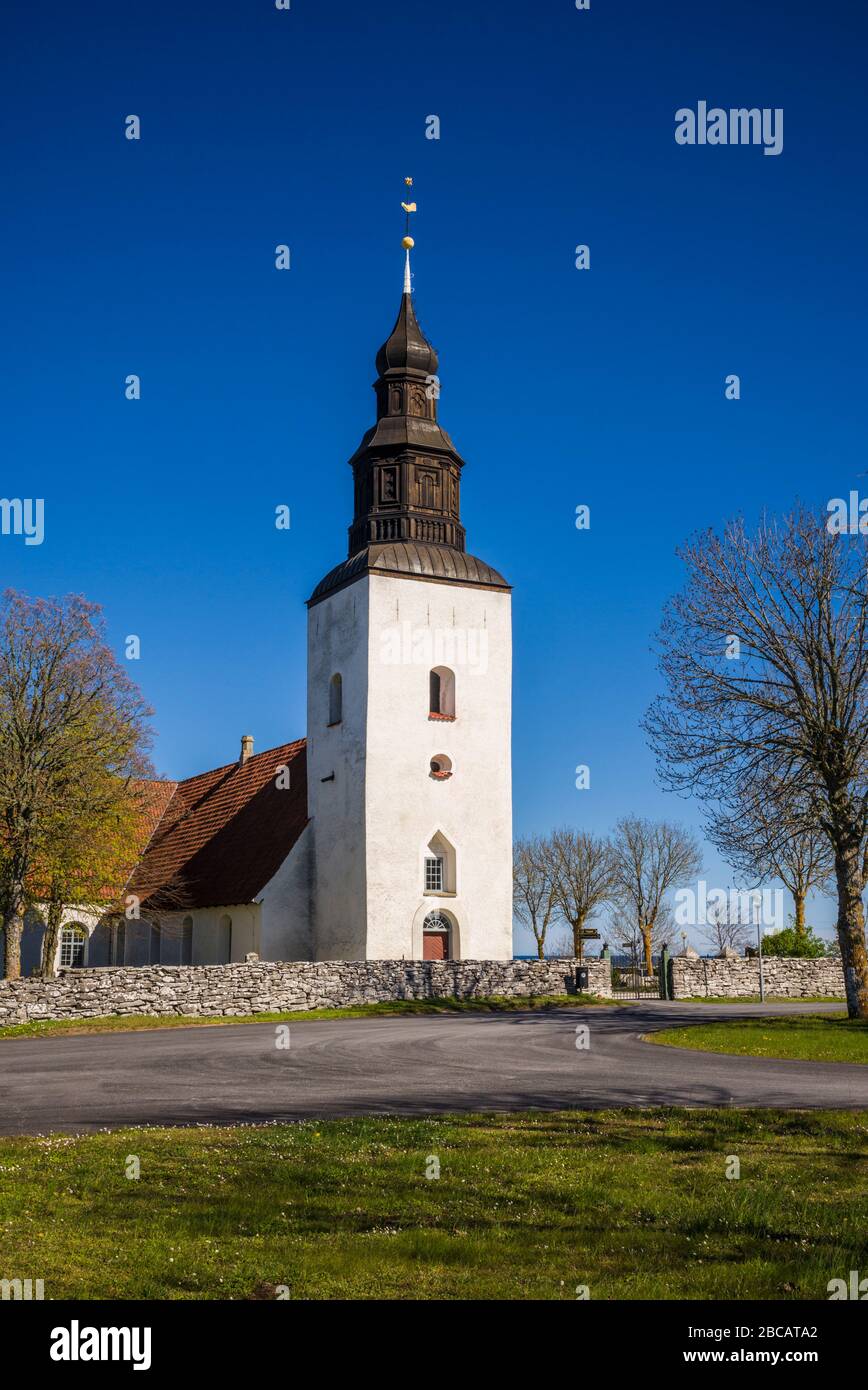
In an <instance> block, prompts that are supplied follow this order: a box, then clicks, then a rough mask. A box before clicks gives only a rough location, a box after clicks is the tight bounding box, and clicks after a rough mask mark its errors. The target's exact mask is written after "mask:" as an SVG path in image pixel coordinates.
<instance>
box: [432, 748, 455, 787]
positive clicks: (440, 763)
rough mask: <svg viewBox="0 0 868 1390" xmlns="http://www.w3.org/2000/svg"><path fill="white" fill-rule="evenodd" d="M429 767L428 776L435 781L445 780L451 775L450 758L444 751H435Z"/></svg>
mask: <svg viewBox="0 0 868 1390" xmlns="http://www.w3.org/2000/svg"><path fill="white" fill-rule="evenodd" d="M430 769H431V770H430V773H429V776H431V777H433V778H434V780H435V782H445V781H446V780H447V779H448V778H449V777H451V776H452V759H451V758H450V757H448V756H447V755H446V754H445V753H436V754H435V756H434V757H433V758H432V759H431V764H430Z"/></svg>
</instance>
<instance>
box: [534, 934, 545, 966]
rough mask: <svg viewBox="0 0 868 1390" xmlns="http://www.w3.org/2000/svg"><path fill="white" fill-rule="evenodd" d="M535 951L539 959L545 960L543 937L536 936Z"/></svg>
mask: <svg viewBox="0 0 868 1390" xmlns="http://www.w3.org/2000/svg"><path fill="white" fill-rule="evenodd" d="M536 953H537V955H538V956H539V958H540V960H545V955H546V953H545V937H543V936H538V937H537V939H536Z"/></svg>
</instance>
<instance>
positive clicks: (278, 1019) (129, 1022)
mask: <svg viewBox="0 0 868 1390" xmlns="http://www.w3.org/2000/svg"><path fill="white" fill-rule="evenodd" d="M614 1003H615V1001H614V1000H613V999H600V998H598V997H597V996H596V995H592V994H540V995H523V996H521V997H520V998H515V999H512V998H507V997H505V996H504V997H502V998H501V997H500V996H499V995H492V996H489V997H486V998H484V999H399V1000H394V1001H391V1002H389V1003H384V1004H358V1005H356V1006H354V1007H351V1008H347V1009H297V1010H294V1011H290V1012H284V1013H263V1014H232V1015H225V1014H215V1015H213V1016H212V1017H209V1018H196V1017H192V1016H189V1017H185V1016H184V1015H183V1014H161V1015H160V1016H159V1017H158V1018H154V1017H153V1016H152V1015H151V1014H126V1015H120V1016H115V1015H112V1016H110V1017H102V1018H76V1019H61V1020H45V1021H42V1022H37V1023H10V1024H8V1025H7V1026H6V1027H5V1028H0V1038H49V1037H58V1036H63V1035H64V1034H67V1033H125V1032H142V1031H144V1030H148V1029H151V1028H213V1027H216V1026H217V1025H223V1026H225V1025H228V1024H232V1023H283V1022H287V1023H290V1022H291V1023H301V1022H304V1021H305V1020H309V1019H332V1018H403V1017H404V1016H406V1015H407V1014H454V1013H470V1014H479V1013H515V1012H516V1011H518V1010H523V1009H575V1008H579V1007H581V1008H587V1007H588V1006H589V1005H597V1004H600V1005H612V1004H614Z"/></svg>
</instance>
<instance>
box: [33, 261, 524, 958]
mask: <svg viewBox="0 0 868 1390" xmlns="http://www.w3.org/2000/svg"><path fill="white" fill-rule="evenodd" d="M376 366H377V380H376V382H375V385H374V391H375V394H376V423H375V424H374V425H373V427H372V428H371V429H369V430H368V431H367V433H366V434H365V435H364V437H363V439H362V441H361V443H360V445H359V447H358V449H357V450H356V452H355V453H354V454H353V456H352V458H351V460H350V465H351V468H352V475H353V494H354V512H353V519H352V523H351V525H350V527H349V553H348V555H347V558H346V559H345V560H343V561H342V562H341V563H340V564H339V565H337V566H336V567H335V568H334V569H332V570H331V571H330V572H329V573H328V574H327V575H326V576H325V578H324V579H322V580H321V581H320V583H319V584H318V585H317V586H316V588H315V589H314V591H313V593H312V595H311V597H310V598H309V599H308V603H307V606H308V664H307V737H306V739H301V740H298V741H296V742H293V743H288V744H285V745H283V746H281V747H279V748H271V749H268V750H267V751H265V752H259V753H257V752H254V751H253V740H252V738H250V737H249V736H245V737H244V739H242V746H241V754H240V756H239V757H238V758H237V759H236V760H233V761H232V762H230V763H228V764H226V765H225V766H223V767H219V768H215V769H213V770H212V771H209V772H204V773H201V774H199V775H198V776H196V777H191V778H188V779H186V780H185V781H181V782H170V781H160V782H154V783H150V784H148V802H149V814H148V817H147V824H146V825H144V826H143V832H142V843H143V852H142V854H141V858H140V860H139V863H138V864H137V866H136V868H135V870H134V872H133V873H132V875H131V877H130V880H129V882H128V883H127V885H126V886H125V890H124V895H125V898H126V901H127V904H128V906H127V916H126V918H125V919H124V920H123V921H121V922H117V921H109V920H108V919H104V918H101V916H100V914H99V912H98V911H97V912H93V913H81V912H78V913H76V912H72V911H70V912H67V914H66V922H65V926H64V929H63V933H62V939H61V945H60V959H59V963H60V964H63V965H108V964H120V963H126V964H148V963H156V962H161V963H168V964H179V963H192V964H212V963H222V962H226V961H230V960H243V959H244V957H245V956H246V955H247V954H248V953H249V952H256V953H258V955H259V956H260V957H261V958H263V959H266V960H365V959H445V958H451V959H482V958H485V959H501V960H503V959H510V958H511V957H512V791H511V771H510V742H511V738H510V718H511V662H512V650H511V648H512V643H511V617H510V586H509V585H508V583H507V582H506V580H505V579H504V578H503V576H502V575H500V574H499V573H498V572H497V571H496V570H494V569H492V567H491V566H490V565H487V564H485V563H484V562H483V561H482V560H478V559H476V558H474V556H472V555H470V554H468V553H467V550H466V547H465V533H464V527H463V526H462V524H461V514H460V487H461V475H462V471H463V468H464V463H463V460H462V459H461V457H460V455H459V454H458V453H457V451H456V449H455V447H454V445H453V443H452V441H451V439H450V438H449V435H448V434H447V433H446V432H445V430H444V429H443V428H442V427H441V425H440V423H439V421H438V418H437V415H438V400H439V379H438V377H437V370H438V361H437V355H436V353H435V351H434V349H433V347H432V346H431V344H430V343H429V342H428V341H427V339H426V338H425V336H424V334H423V333H422V330H421V328H420V327H419V323H418V321H417V319H416V314H415V311H414V307H413V296H412V291H411V285H410V273H409V250H408V252H407V263H406V269H405V279H404V292H403V296H402V299H401V307H400V310H399V312H398V317H397V320H396V322H395V326H394V328H393V329H392V332H391V333H390V335H389V337H388V339H387V340H386V342H385V343H384V344H383V346H382V347H381V348H380V350H379V352H378V354H377V359H376ZM39 934H40V935H41V932H40V933H39ZM35 937H36V933H35V932H34V931H33V930H32V929H31V930H30V931H29V932H25V940H24V966H25V969H26V968H27V967H28V959H27V957H28V955H29V956H30V962H29V964H30V965H31V967H32V963H33V962H32V957H33V954H34V951H37V950H38V943H37V942H36V940H35Z"/></svg>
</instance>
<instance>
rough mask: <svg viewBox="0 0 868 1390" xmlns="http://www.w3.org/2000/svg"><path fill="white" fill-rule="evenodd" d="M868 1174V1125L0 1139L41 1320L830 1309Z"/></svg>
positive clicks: (637, 1118) (5, 1193)
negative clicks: (243, 1312)
mask: <svg viewBox="0 0 868 1390" xmlns="http://www.w3.org/2000/svg"><path fill="white" fill-rule="evenodd" d="M131 1155H134V1156H136V1157H137V1158H138V1160H139V1163H140V1176H139V1178H138V1179H132V1180H131V1179H128V1178H127V1177H126V1176H125V1170H126V1168H127V1166H128V1164H129V1160H130V1156H131ZM731 1155H735V1156H736V1157H738V1159H739V1162H740V1165H741V1175H740V1177H739V1178H738V1180H728V1179H727V1177H726V1167H727V1162H728V1156H731ZM432 1156H433V1157H436V1158H437V1159H438V1160H439V1163H440V1176H439V1179H436V1180H429V1179H428V1178H426V1166H429V1165H430V1164H431V1157H432ZM866 1157H868V1118H866V1117H865V1116H863V1115H858V1114H850V1113H844V1112H835V1111H832V1112H825V1113H813V1112H810V1113H809V1112H805V1113H794V1112H789V1113H784V1112H780V1111H756V1110H752V1111H736V1110H704V1111H685V1110H654V1111H609V1112H598V1113H587V1112H579V1113H576V1112H560V1113H556V1114H542V1113H535V1114H522V1115H503V1116H486V1115H472V1116H465V1117H454V1116H447V1117H441V1118H436V1119H361V1120H346V1121H329V1122H323V1123H311V1122H305V1123H302V1124H297V1125H275V1126H264V1127H258V1128H253V1127H250V1128H236V1129H215V1128H207V1127H202V1128H198V1129H139V1130H126V1131H118V1132H115V1133H101V1134H96V1135H90V1136H85V1137H68V1136H55V1137H48V1138H27V1139H23V1138H22V1139H2V1140H0V1278H10V1279H11V1278H32V1279H37V1278H41V1279H44V1281H45V1297H46V1298H47V1299H62V1298H73V1299H101V1298H108V1297H116V1298H117V1297H119V1298H130V1299H148V1298H159V1299H165V1298H168V1299H199V1298H223V1299H226V1298H233V1299H250V1298H273V1297H275V1295H276V1290H277V1289H278V1287H279V1286H281V1285H283V1286H286V1287H287V1288H288V1289H289V1291H290V1296H291V1297H292V1298H293V1299H339V1298H348V1299H359V1298H362V1299H364V1298H386V1299H494V1298H499V1299H524V1298H527V1299H574V1298H575V1297H576V1287H577V1285H580V1284H587V1285H588V1286H589V1288H590V1296H591V1298H593V1299H651V1298H666V1299H684V1298H698V1299H726V1298H732V1299H759V1298H767V1299H823V1298H826V1297H827V1291H826V1285H827V1283H828V1281H829V1280H830V1279H832V1278H839V1277H845V1278H846V1277H847V1272H848V1271H849V1270H851V1269H862V1270H864V1269H866V1268H868V1235H866V1233H868V1194H866V1187H865V1181H864V1173H865V1161H866Z"/></svg>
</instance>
